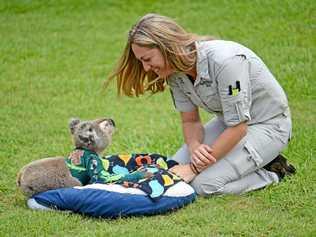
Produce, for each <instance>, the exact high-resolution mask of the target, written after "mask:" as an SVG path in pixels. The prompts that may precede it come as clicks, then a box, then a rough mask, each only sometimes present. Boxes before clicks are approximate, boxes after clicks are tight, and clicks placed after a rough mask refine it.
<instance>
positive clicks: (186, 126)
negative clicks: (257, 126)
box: [181, 109, 247, 171]
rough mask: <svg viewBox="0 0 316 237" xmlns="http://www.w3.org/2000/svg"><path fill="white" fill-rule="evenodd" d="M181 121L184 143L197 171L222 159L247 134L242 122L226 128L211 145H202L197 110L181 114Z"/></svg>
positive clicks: (202, 133)
mask: <svg viewBox="0 0 316 237" xmlns="http://www.w3.org/2000/svg"><path fill="white" fill-rule="evenodd" d="M181 119H182V127H183V135H184V140H185V143H186V144H187V145H188V147H189V150H190V152H191V159H192V162H193V163H194V164H195V166H196V167H197V169H198V170H199V171H201V170H203V169H205V168H207V167H208V166H210V165H211V164H213V163H215V162H216V160H219V159H221V158H222V157H224V156H225V155H226V154H227V153H228V152H230V151H231V150H232V149H233V147H234V146H235V145H236V144H238V143H239V141H240V140H241V139H242V138H243V137H244V136H245V135H246V134H247V123H246V122H242V123H239V124H237V125H236V126H233V127H228V128H226V129H225V130H224V132H223V133H222V134H221V135H219V137H218V138H217V139H216V140H215V142H214V143H213V144H203V143H202V142H203V137H204V128H203V125H202V123H201V119H200V116H199V112H198V110H197V109H196V110H194V111H192V112H182V113H181Z"/></svg>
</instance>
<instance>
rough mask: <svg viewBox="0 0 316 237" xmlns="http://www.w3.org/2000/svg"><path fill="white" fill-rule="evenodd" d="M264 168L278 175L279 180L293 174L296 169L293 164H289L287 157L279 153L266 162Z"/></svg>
mask: <svg viewBox="0 0 316 237" xmlns="http://www.w3.org/2000/svg"><path fill="white" fill-rule="evenodd" d="M263 168H264V169H266V170H268V171H271V172H274V173H276V174H277V175H278V177H279V181H281V180H282V179H283V178H284V177H285V176H287V175H293V174H295V172H296V169H295V167H294V166H293V165H291V164H289V163H288V161H287V159H286V158H285V157H284V156H283V155H281V154H279V155H278V156H277V157H276V158H275V159H274V160H272V161H271V162H270V163H268V164H266V165H265V166H264V167H263Z"/></svg>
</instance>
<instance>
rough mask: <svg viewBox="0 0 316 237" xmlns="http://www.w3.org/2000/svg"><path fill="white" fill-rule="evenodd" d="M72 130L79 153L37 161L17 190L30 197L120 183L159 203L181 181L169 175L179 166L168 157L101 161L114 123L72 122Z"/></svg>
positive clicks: (25, 169)
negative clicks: (140, 190)
mask: <svg viewBox="0 0 316 237" xmlns="http://www.w3.org/2000/svg"><path fill="white" fill-rule="evenodd" d="M69 128H70V132H71V134H72V137H73V141H74V145H75V149H74V150H73V151H72V152H71V153H70V155H69V156H68V157H66V158H65V157H51V158H44V159H41V160H37V161H33V162H31V163H29V164H28V165H26V166H24V167H23V168H22V169H21V171H20V172H19V174H18V177H17V186H18V187H19V188H20V190H21V191H22V193H23V194H24V195H26V196H27V197H31V196H33V195H35V194H37V193H41V192H44V191H48V190H52V189H57V188H66V187H74V186H82V185H87V184H92V183H119V184H122V185H124V186H125V187H136V188H140V189H142V190H143V191H145V192H146V193H148V195H149V196H150V197H151V198H153V199H155V198H159V197H160V196H161V195H162V194H163V193H164V191H166V189H167V188H168V186H170V185H172V184H174V183H176V182H178V181H179V180H180V178H178V177H177V176H175V175H174V174H172V173H170V172H168V169H169V168H171V167H172V166H174V165H176V162H174V161H167V158H166V157H164V156H161V155H159V154H132V155H113V156H108V157H106V158H101V157H100V154H101V153H102V152H103V151H104V150H105V148H106V147H108V145H109V144H110V143H111V141H112V135H113V133H114V130H115V123H114V121H113V120H112V119H106V118H102V119H96V120H91V121H81V120H80V119H71V120H70V122H69ZM157 190H160V191H159V192H157ZM161 190H162V191H161ZM157 193H158V194H157Z"/></svg>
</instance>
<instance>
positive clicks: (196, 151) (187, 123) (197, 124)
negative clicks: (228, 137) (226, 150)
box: [181, 108, 216, 167]
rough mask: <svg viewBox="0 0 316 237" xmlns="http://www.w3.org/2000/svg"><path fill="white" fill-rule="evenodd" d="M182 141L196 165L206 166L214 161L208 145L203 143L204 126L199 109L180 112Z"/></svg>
mask: <svg viewBox="0 0 316 237" xmlns="http://www.w3.org/2000/svg"><path fill="white" fill-rule="evenodd" d="M181 119H182V129H183V136H184V141H185V143H186V144H187V146H188V148H189V151H190V153H191V161H192V163H193V164H195V166H196V167H198V166H201V167H204V166H208V165H210V164H213V163H214V162H216V159H215V158H214V157H213V155H212V149H211V147H210V146H209V145H207V144H203V138H204V128H203V125H202V123H201V119H200V115H199V111H198V109H197V108H196V109H195V110H193V111H191V112H181Z"/></svg>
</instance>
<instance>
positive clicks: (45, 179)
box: [16, 118, 114, 197]
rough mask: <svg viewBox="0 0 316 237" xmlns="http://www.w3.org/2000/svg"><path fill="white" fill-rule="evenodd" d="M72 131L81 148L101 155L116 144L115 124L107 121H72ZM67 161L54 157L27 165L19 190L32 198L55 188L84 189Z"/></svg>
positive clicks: (18, 180)
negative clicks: (78, 187) (114, 140)
mask: <svg viewBox="0 0 316 237" xmlns="http://www.w3.org/2000/svg"><path fill="white" fill-rule="evenodd" d="M69 129H70V132H71V134H72V136H73V141H74V144H75V146H76V147H77V148H87V149H90V150H93V151H95V152H96V153H98V154H100V153H101V152H103V151H104V149H105V148H106V147H107V146H108V145H110V143H111V141H112V134H113V132H114V122H113V120H111V119H105V118H103V119H97V120H92V121H81V120H80V119H71V120H70V121H69ZM64 159H65V158H64V157H51V158H44V159H41V160H36V161H33V162H31V163H29V164H27V165H26V166H24V167H23V168H22V169H21V170H20V171H19V173H18V176H17V181H16V183H17V186H18V188H19V189H20V190H21V191H22V193H23V194H24V195H25V196H27V197H30V196H32V195H34V194H36V193H40V192H44V191H47V190H51V189H57V188H63V187H73V186H81V183H80V182H79V180H77V179H76V178H74V177H72V176H71V173H70V171H69V169H68V168H67V166H66V164H65V160H64Z"/></svg>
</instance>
